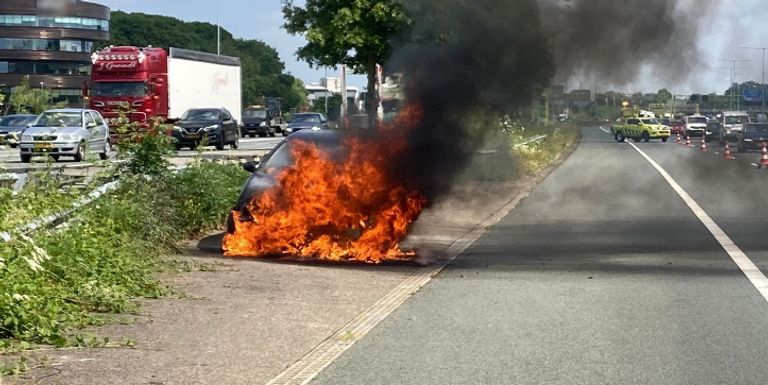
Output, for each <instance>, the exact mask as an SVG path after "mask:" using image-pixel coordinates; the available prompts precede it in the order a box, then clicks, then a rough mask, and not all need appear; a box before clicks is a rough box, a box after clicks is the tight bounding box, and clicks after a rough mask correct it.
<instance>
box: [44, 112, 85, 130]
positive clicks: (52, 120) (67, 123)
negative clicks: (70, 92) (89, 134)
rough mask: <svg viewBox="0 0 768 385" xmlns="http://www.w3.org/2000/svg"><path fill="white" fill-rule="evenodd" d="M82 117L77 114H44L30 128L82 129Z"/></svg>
mask: <svg viewBox="0 0 768 385" xmlns="http://www.w3.org/2000/svg"><path fill="white" fill-rule="evenodd" d="M82 125H83V115H82V114H81V113H79V112H44V113H43V114H42V115H40V116H39V117H38V118H37V120H35V123H34V124H32V127H82Z"/></svg>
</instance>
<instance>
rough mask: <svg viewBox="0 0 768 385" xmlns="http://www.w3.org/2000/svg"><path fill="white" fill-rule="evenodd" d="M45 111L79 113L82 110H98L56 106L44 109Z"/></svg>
mask: <svg viewBox="0 0 768 385" xmlns="http://www.w3.org/2000/svg"><path fill="white" fill-rule="evenodd" d="M45 112H79V113H82V112H98V111H95V110H90V109H87V108H57V109H53V110H46V111H45Z"/></svg>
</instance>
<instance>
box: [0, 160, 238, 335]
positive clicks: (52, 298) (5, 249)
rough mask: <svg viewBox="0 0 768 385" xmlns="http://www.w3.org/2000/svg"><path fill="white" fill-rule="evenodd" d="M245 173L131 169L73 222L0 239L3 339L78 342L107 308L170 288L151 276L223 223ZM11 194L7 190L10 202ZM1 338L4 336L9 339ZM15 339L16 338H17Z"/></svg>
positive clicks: (206, 166) (225, 168) (226, 168)
mask: <svg viewBox="0 0 768 385" xmlns="http://www.w3.org/2000/svg"><path fill="white" fill-rule="evenodd" d="M247 176H248V175H247V173H245V172H243V171H242V170H241V168H240V167H239V166H237V165H221V164H215V163H198V164H195V165H192V166H191V167H189V168H187V169H184V170H182V171H180V172H179V173H177V174H172V175H167V174H166V175H160V176H158V177H155V178H150V179H148V178H146V177H144V176H125V177H124V179H123V180H122V181H121V185H120V187H119V188H118V189H117V190H115V191H113V192H112V193H110V194H108V195H107V196H104V197H102V198H100V199H99V200H97V201H96V202H95V203H93V204H91V205H89V206H86V207H84V208H82V209H81V210H79V211H78V212H77V213H75V214H73V216H72V217H71V218H70V220H69V222H68V226H66V227H65V228H63V229H60V230H59V231H48V232H42V233H39V234H36V235H35V236H33V237H27V236H23V235H21V234H13V235H14V236H13V239H12V240H11V241H10V242H5V243H0V255H1V256H2V257H0V314H2V319H1V320H0V347H3V345H5V347H6V348H10V347H13V346H18V342H19V341H24V343H25V344H26V343H28V342H32V343H41V344H51V345H54V346H66V345H79V344H83V343H85V342H86V341H87V340H86V339H84V338H82V336H78V334H77V330H78V329H80V328H82V327H85V326H87V325H91V324H94V323H98V322H100V321H101V318H102V316H100V314H101V313H123V312H126V311H131V310H133V309H134V308H135V305H134V302H133V299H134V298H137V297H150V298H154V297H158V296H161V295H163V293H165V292H166V290H165V288H164V287H163V286H162V285H161V284H160V283H159V282H158V281H157V280H156V279H155V278H154V276H153V275H154V273H155V272H157V271H158V270H159V269H160V268H162V266H163V264H162V262H161V259H160V258H159V257H160V256H161V255H163V254H165V253H169V252H171V251H173V250H174V248H175V246H176V244H177V242H179V241H182V240H184V239H186V238H187V237H190V236H192V235H194V234H197V233H199V232H202V231H206V230H208V229H212V228H216V227H219V226H221V224H222V223H223V219H224V218H225V216H226V215H227V213H228V211H229V208H230V206H231V205H232V204H233V202H234V201H235V199H236V198H237V194H238V192H239V188H240V187H241V186H242V184H243V182H244V180H245V178H247ZM12 201H13V199H11V202H12ZM3 339H4V340H3ZM14 341H15V342H14Z"/></svg>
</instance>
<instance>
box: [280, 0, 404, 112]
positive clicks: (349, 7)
mask: <svg viewBox="0 0 768 385" xmlns="http://www.w3.org/2000/svg"><path fill="white" fill-rule="evenodd" d="M283 15H284V16H285V20H286V22H285V25H284V27H285V29H286V30H287V31H288V32H289V33H291V34H294V35H303V36H304V37H305V38H306V39H307V44H306V45H305V46H304V47H301V48H299V50H298V51H297V52H296V54H297V56H298V57H299V59H301V60H304V61H306V62H307V63H309V64H310V65H311V66H313V67H321V66H323V67H336V66H337V65H339V64H343V65H346V66H348V67H349V68H350V69H351V70H352V71H353V72H354V73H358V74H366V75H367V76H368V90H369V92H368V93H367V99H366V111H367V112H368V115H369V116H370V117H371V119H372V117H373V116H374V114H375V112H376V108H377V106H378V95H377V94H376V93H375V92H373V90H374V89H375V88H376V86H375V85H376V64H379V63H384V61H385V60H386V59H387V58H389V56H390V55H391V53H392V45H391V40H392V39H393V38H394V37H396V36H397V35H398V34H400V33H401V32H402V31H403V30H404V29H405V28H406V27H408V26H409V25H410V24H411V20H410V18H409V17H408V15H407V13H406V10H405V8H404V7H403V5H402V4H401V3H400V2H399V1H396V0H307V1H306V4H305V5H304V6H303V7H301V6H295V5H294V4H293V0H283Z"/></svg>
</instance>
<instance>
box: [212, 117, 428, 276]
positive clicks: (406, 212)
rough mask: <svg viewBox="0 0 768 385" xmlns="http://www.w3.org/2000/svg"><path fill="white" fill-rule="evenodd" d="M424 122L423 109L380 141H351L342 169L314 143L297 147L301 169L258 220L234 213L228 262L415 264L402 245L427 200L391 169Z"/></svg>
mask: <svg viewBox="0 0 768 385" xmlns="http://www.w3.org/2000/svg"><path fill="white" fill-rule="evenodd" d="M420 118H421V111H420V110H419V109H418V108H413V107H412V108H407V109H406V110H404V112H403V113H401V114H400V115H399V116H398V119H397V120H396V121H395V123H394V124H393V125H391V126H380V127H379V133H380V134H381V135H380V136H379V138H378V139H368V138H364V137H358V136H349V137H347V138H346V139H345V140H344V145H345V146H346V148H347V149H348V151H349V155H348V156H347V157H346V159H345V160H344V161H343V162H338V161H336V160H334V159H331V154H328V153H326V152H324V151H323V150H322V149H320V148H318V147H317V146H316V145H315V144H313V143H307V142H302V141H295V142H294V144H293V145H292V147H291V151H292V154H293V158H294V159H295V163H294V165H293V166H291V167H289V168H287V169H285V170H284V171H282V172H281V173H280V174H279V175H278V176H277V184H276V186H275V187H274V188H271V189H270V190H268V191H266V192H265V193H264V194H262V195H260V196H257V197H254V200H253V201H252V202H251V203H250V204H249V205H248V211H249V213H250V214H251V216H252V217H253V221H247V222H246V221H239V220H237V218H239V216H238V215H237V213H233V215H234V218H235V232H234V234H227V235H226V236H225V238H224V242H223V248H224V251H225V255H227V256H231V257H257V258H258V257H270V256H287V257H291V258H297V259H301V260H321V261H335V262H340V261H359V262H366V263H379V262H382V261H384V260H407V259H412V258H413V257H414V255H410V256H409V255H406V254H405V253H403V252H402V250H401V249H400V248H399V245H398V244H399V242H400V241H402V240H403V239H404V238H405V236H406V235H407V234H408V229H409V227H410V225H411V223H413V221H414V220H416V218H417V217H418V215H419V214H420V213H421V210H422V208H423V207H424V205H425V204H426V199H425V198H424V197H423V196H422V195H421V194H419V192H418V191H414V190H411V189H409V188H408V187H406V186H404V185H402V183H401V182H399V181H398V180H397V179H396V178H395V177H393V176H392V175H388V172H387V169H386V167H385V166H386V165H387V163H388V161H390V160H392V159H396V157H397V156H399V155H400V154H402V153H403V152H404V151H406V150H407V141H406V139H405V135H407V132H408V131H409V128H410V127H412V126H413V123H415V122H418V120H419V119H420ZM382 137H384V138H385V139H384V140H382V139H381V138H382Z"/></svg>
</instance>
